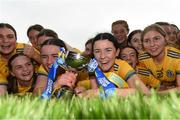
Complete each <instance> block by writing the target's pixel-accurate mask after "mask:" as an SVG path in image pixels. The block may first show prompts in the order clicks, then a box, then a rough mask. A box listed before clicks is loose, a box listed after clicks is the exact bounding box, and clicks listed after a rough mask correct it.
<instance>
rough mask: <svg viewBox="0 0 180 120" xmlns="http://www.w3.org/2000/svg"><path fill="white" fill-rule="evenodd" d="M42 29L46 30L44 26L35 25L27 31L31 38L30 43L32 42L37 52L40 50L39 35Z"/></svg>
mask: <svg viewBox="0 0 180 120" xmlns="http://www.w3.org/2000/svg"><path fill="white" fill-rule="evenodd" d="M42 29H44V28H43V26H41V25H39V24H35V25H32V26H30V27H29V28H28V30H27V36H28V38H29V41H30V42H31V44H32V46H33V47H34V48H36V49H37V50H38V44H37V35H38V34H39V32H40V31H41V30H42Z"/></svg>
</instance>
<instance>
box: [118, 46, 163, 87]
mask: <svg viewBox="0 0 180 120" xmlns="http://www.w3.org/2000/svg"><path fill="white" fill-rule="evenodd" d="M120 58H121V59H122V60H125V61H126V62H128V63H129V64H130V65H131V66H132V67H133V68H134V69H135V70H136V73H137V74H138V76H139V78H140V79H141V80H142V81H143V83H144V84H145V85H146V86H147V87H148V88H158V87H159V85H160V81H159V80H157V79H156V78H155V77H154V76H153V75H152V74H151V73H150V72H149V73H148V72H147V71H146V70H144V69H143V68H141V66H140V65H139V62H138V52H137V50H136V49H135V48H133V47H131V46H126V47H124V48H122V49H121V51H120Z"/></svg>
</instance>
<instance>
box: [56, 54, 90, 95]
mask: <svg viewBox="0 0 180 120" xmlns="http://www.w3.org/2000/svg"><path fill="white" fill-rule="evenodd" d="M89 61H90V58H89V57H87V56H85V55H83V54H81V53H76V52H73V51H67V52H66V53H65V61H64V62H65V66H66V67H64V66H63V67H61V66H59V68H58V69H57V76H58V75H59V74H63V73H65V71H68V70H75V71H80V70H82V69H86V68H87V66H88V63H89ZM62 68H63V69H64V70H63V69H62ZM74 94H75V91H74V90H73V89H71V88H69V87H68V86H62V87H61V88H60V89H59V90H57V91H56V92H55V96H56V97H57V98H60V97H61V96H64V97H65V98H69V97H70V98H71V97H72V96H73V95H74Z"/></svg>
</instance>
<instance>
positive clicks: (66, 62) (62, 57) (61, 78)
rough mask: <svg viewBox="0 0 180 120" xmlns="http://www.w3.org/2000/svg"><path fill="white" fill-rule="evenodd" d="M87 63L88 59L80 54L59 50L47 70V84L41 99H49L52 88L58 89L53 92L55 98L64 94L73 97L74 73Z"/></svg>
mask: <svg viewBox="0 0 180 120" xmlns="http://www.w3.org/2000/svg"><path fill="white" fill-rule="evenodd" d="M88 62H89V58H87V57H85V56H83V55H82V54H80V53H76V52H73V51H67V52H66V51H65V49H63V48H60V52H59V56H58V58H57V59H56V61H55V62H54V64H53V65H52V67H51V68H50V70H49V74H48V82H47V85H46V89H45V90H44V92H43V93H42V95H41V98H43V99H50V98H51V96H52V93H53V89H54V88H55V89H57V88H60V89H58V90H56V91H55V96H56V97H57V98H60V97H61V96H62V95H64V94H68V96H72V95H74V93H75V92H74V89H73V88H74V85H75V82H76V76H77V74H76V71H78V70H82V69H83V68H85V67H86V66H87V64H88ZM53 86H54V87H53Z"/></svg>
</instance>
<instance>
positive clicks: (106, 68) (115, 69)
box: [87, 33, 149, 96]
mask: <svg viewBox="0 0 180 120" xmlns="http://www.w3.org/2000/svg"><path fill="white" fill-rule="evenodd" d="M92 46H93V54H94V57H95V58H96V60H97V62H98V67H99V68H100V70H101V71H102V72H103V73H104V75H105V76H106V77H107V78H108V79H109V80H110V81H111V82H112V83H113V84H115V85H116V87H117V95H119V96H126V95H129V94H133V93H135V91H136V83H138V85H139V87H140V90H141V91H142V92H143V93H146V94H148V93H149V90H148V88H147V87H146V86H145V85H144V84H143V83H142V81H141V80H140V79H139V77H138V76H137V75H136V73H135V70H134V69H133V68H132V67H131V66H130V65H129V64H128V63H127V62H125V61H123V60H121V59H116V57H117V56H118V55H119V46H118V44H117V40H116V38H115V37H114V36H113V35H111V34H110V33H100V34H98V35H96V37H95V38H94V40H93V43H92ZM114 79H116V80H118V81H119V82H118V83H121V84H118V83H117V82H115V81H114ZM122 83H123V85H122ZM91 85H92V89H93V90H90V92H91V93H90V94H92V95H93V96H97V95H98V90H97V89H98V88H99V86H98V84H97V81H96V78H94V79H92V80H91ZM87 92H88V93H89V91H87Z"/></svg>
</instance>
